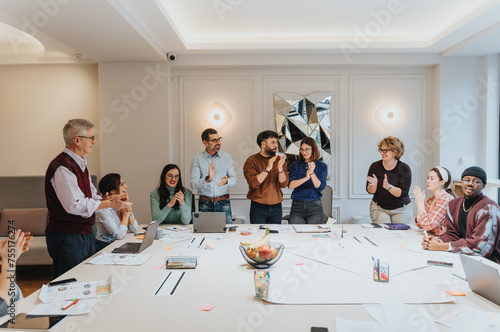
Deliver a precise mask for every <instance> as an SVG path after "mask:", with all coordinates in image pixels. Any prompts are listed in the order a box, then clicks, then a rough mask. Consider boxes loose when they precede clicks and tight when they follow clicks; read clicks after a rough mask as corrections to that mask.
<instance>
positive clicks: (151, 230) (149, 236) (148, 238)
mask: <svg viewBox="0 0 500 332" xmlns="http://www.w3.org/2000/svg"><path fill="white" fill-rule="evenodd" d="M160 222H161V220H157V221H153V222H152V223H151V224H149V226H148V229H147V230H146V234H145V235H144V239H143V240H142V242H141V243H139V242H127V243H125V244H122V245H121V246H119V247H117V248H115V249H113V251H112V253H113V254H138V253H140V252H142V251H143V250H144V249H146V248H147V247H149V246H150V245H151V244H152V243H153V241H154V239H155V235H156V230H157V229H158V226H159V225H160Z"/></svg>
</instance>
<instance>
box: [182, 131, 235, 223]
mask: <svg viewBox="0 0 500 332" xmlns="http://www.w3.org/2000/svg"><path fill="white" fill-rule="evenodd" d="M201 140H202V142H203V144H204V145H205V150H204V151H203V152H202V153H200V154H199V155H197V156H195V157H194V159H193V161H192V162H191V188H193V190H198V195H199V196H200V199H199V200H198V210H199V211H201V212H226V224H232V215H231V202H230V201H229V187H233V186H236V185H237V184H238V179H237V178H236V172H235V171H234V166H233V159H232V158H231V156H230V155H229V154H228V153H225V152H223V151H220V147H221V142H222V137H220V136H219V134H218V133H217V130H215V129H213V128H208V129H205V130H204V131H203V133H202V134H201Z"/></svg>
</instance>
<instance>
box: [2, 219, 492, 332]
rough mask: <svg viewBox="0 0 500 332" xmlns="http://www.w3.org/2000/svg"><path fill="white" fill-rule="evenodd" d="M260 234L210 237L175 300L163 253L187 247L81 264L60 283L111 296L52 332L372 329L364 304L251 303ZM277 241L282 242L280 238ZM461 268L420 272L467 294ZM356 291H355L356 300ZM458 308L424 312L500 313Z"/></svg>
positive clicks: (157, 245) (299, 238) (355, 229)
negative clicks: (248, 244) (98, 284)
mask: <svg viewBox="0 0 500 332" xmlns="http://www.w3.org/2000/svg"><path fill="white" fill-rule="evenodd" d="M241 226H242V227H254V226H255V227H256V229H258V225H241ZM343 226H344V229H345V230H346V231H347V232H346V233H345V234H344V237H345V239H349V238H352V237H353V236H354V235H356V236H367V237H369V238H370V239H372V240H373V241H374V242H376V243H377V244H378V245H379V246H384V247H386V248H396V247H401V246H409V245H414V244H418V243H420V239H421V237H422V235H421V232H419V231H415V230H408V231H404V232H407V233H406V234H409V235H410V236H409V237H403V238H378V237H377V236H376V235H374V233H373V232H372V231H371V229H365V228H362V227H361V226H360V225H351V224H348V225H343ZM161 227H163V226H161ZM263 234H264V231H263V230H258V231H257V232H256V233H253V234H252V235H250V236H243V235H241V234H239V233H238V232H235V233H226V234H216V235H215V234H209V235H207V236H222V237H224V238H222V239H218V240H216V241H215V243H216V247H215V249H214V250H203V252H202V253H201V257H200V259H199V261H198V267H197V268H196V269H194V270H185V271H186V274H185V276H184V278H183V279H182V281H181V282H180V283H179V286H178V287H177V289H176V290H175V293H174V294H173V295H171V296H154V295H153V292H154V291H155V290H156V289H157V287H158V286H159V284H160V283H161V282H162V280H163V279H164V278H165V276H166V275H167V273H169V272H170V271H172V270H165V265H164V263H165V258H166V257H167V256H168V255H169V253H171V252H172V250H170V249H166V248H167V247H175V246H186V242H179V243H173V244H168V243H162V242H160V241H157V240H155V241H154V243H153V244H152V245H151V246H150V247H149V248H148V249H146V250H145V251H143V253H144V254H154V256H153V257H152V258H151V259H150V260H148V261H147V262H146V263H145V264H143V265H142V266H99V265H91V264H87V263H85V262H83V263H82V264H80V265H78V266H76V267H75V268H74V269H72V270H70V271H68V272H67V273H65V274H64V275H62V276H61V277H60V278H59V279H66V278H70V277H75V278H77V279H78V281H92V280H105V279H107V278H108V277H109V276H110V274H111V275H113V277H114V281H113V292H112V294H111V295H110V296H108V297H104V298H101V299H100V300H99V303H98V304H97V305H96V307H95V308H94V310H93V311H92V312H91V313H90V314H88V315H81V316H70V317H68V318H66V319H65V320H64V321H63V322H61V324H59V325H58V326H56V327H55V328H54V329H53V330H51V331H54V332H59V331H109V330H116V331H167V330H168V331H245V332H246V331H302V332H305V331H310V327H311V326H320V327H327V328H328V329H329V331H335V324H336V323H335V319H336V317H343V318H346V319H352V320H361V321H373V319H372V318H371V316H370V315H369V314H368V313H367V312H366V311H365V310H364V308H363V306H362V305H361V304H349V305H345V304H344V305H341V304H328V305H281V304H279V305H275V304H271V303H267V302H265V301H262V300H259V299H257V298H256V297H255V296H254V295H255V291H254V285H253V274H254V272H253V271H254V270H255V269H254V268H253V267H252V266H250V265H248V264H247V263H246V262H245V261H244V259H243V257H242V256H241V253H240V251H239V249H238V246H239V242H240V241H243V240H246V239H249V238H257V237H260V236H262V235H263ZM197 236H199V234H197ZM287 236H288V237H290V236H289V235H287ZM293 238H294V241H296V242H297V243H298V244H299V245H303V244H306V243H309V244H310V242H311V241H315V239H314V238H313V237H312V235H311V234H307V233H301V234H298V235H296V236H294V237H293ZM133 239H134V236H133V234H130V233H129V234H128V235H127V236H126V238H125V239H124V240H121V241H115V243H113V244H112V245H110V246H109V247H107V248H106V249H104V250H105V251H107V252H111V250H112V249H113V248H114V247H117V246H119V245H121V244H122V243H123V242H130V241H137V242H139V240H135V239H134V240H133ZM273 240H274V241H275V242H278V241H279V239H278V238H273ZM327 240H330V239H327ZM351 240H352V239H351ZM330 241H334V240H330ZM424 254H425V253H424ZM291 256H295V255H292V254H290V253H288V252H286V251H285V252H284V254H283V256H282V258H281V260H280V261H278V262H277V263H276V264H275V265H274V266H273V267H271V268H270V269H269V271H271V277H272V274H273V273H272V271H273V268H276V267H278V266H279V265H280V263H283V264H285V263H284V262H287V261H289V260H290V259H291V258H290V257H291ZM159 265H163V267H162V269H157V267H158V266H159ZM456 268H457V267H455V268H454V269H449V268H442V267H429V268H425V269H421V270H426V273H429V271H431V273H434V274H435V275H436V278H441V280H446V279H450V280H451V279H452V278H454V279H455V280H453V284H454V285H459V288H461V289H467V290H468V287H467V286H466V285H467V284H466V283H465V282H463V281H461V280H458V279H457V278H455V277H453V276H452V275H451V272H452V271H456ZM458 268H459V270H460V269H461V268H460V267H458ZM419 271H420V270H419ZM419 271H417V273H419ZM457 280H458V283H457ZM273 282H276V281H275V280H273V278H271V288H272V287H273ZM460 282H462V284H460ZM409 286H410V287H411V285H409ZM355 291H356V290H355V289H353V292H355ZM38 294H39V291H37V292H35V293H33V294H32V295H30V296H29V297H27V298H26V299H24V300H23V301H21V302H20V303H19V305H18V312H28V311H29V310H31V309H32V308H33V307H34V306H35V305H36V303H38V301H39V300H38V299H37V297H38ZM454 300H455V303H446V304H427V305H425V306H426V307H427V309H428V311H429V313H430V314H431V316H432V317H433V318H437V317H440V316H442V315H444V314H447V313H450V312H452V311H453V310H455V309H457V308H458V307H459V305H461V304H468V305H471V306H473V307H474V308H476V309H480V310H484V311H487V312H500V307H499V306H497V305H495V304H493V303H491V302H490V301H488V300H486V299H484V298H482V297H481V296H479V295H477V294H475V293H473V292H470V291H468V292H467V294H466V296H462V297H455V298H454ZM202 305H215V308H214V309H212V310H211V311H209V312H206V311H201V310H198V307H200V306H202ZM4 320H5V319H4ZM436 325H437V326H438V328H439V329H440V330H441V331H448V330H449V328H448V327H446V326H443V325H440V324H436Z"/></svg>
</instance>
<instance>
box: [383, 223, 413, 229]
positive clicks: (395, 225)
mask: <svg viewBox="0 0 500 332" xmlns="http://www.w3.org/2000/svg"><path fill="white" fill-rule="evenodd" d="M382 227H384V228H387V229H396V230H401V229H403V230H405V229H410V225H408V224H402V223H392V224H391V223H385V224H382Z"/></svg>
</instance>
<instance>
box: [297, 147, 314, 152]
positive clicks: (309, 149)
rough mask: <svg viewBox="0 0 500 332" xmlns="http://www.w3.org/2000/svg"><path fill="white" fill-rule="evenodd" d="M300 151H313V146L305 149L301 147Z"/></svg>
mask: <svg viewBox="0 0 500 332" xmlns="http://www.w3.org/2000/svg"><path fill="white" fill-rule="evenodd" d="M299 151H300V152H311V151H312V149H311V148H305V149H300V150H299Z"/></svg>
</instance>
